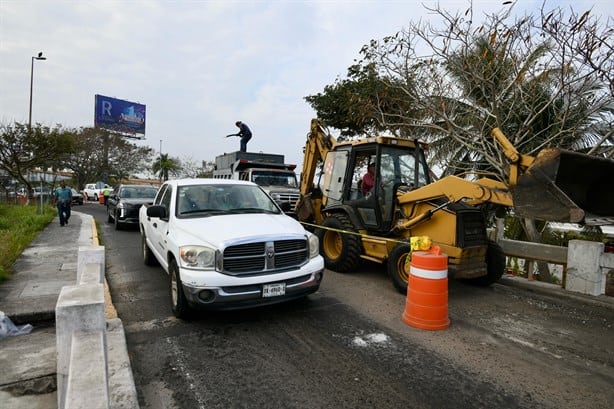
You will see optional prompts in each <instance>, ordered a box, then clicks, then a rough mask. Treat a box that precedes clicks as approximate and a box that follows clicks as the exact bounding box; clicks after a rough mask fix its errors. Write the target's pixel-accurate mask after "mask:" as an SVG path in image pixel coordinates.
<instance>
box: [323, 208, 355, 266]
mask: <svg viewBox="0 0 614 409" xmlns="http://www.w3.org/2000/svg"><path fill="white" fill-rule="evenodd" d="M322 227H328V228H331V229H334V230H328V229H322V228H317V229H316V235H317V236H318V239H320V254H321V255H322V257H324V263H325V265H326V268H328V269H330V270H333V271H336V272H338V273H347V272H350V271H354V270H356V268H357V267H358V265H359V264H360V249H361V241H360V236H357V235H356V234H347V233H341V232H339V231H337V230H343V231H350V232H354V226H353V225H352V223H351V222H350V219H349V217H347V215H345V214H341V213H336V214H333V215H331V216H330V217H327V218H326V219H324V221H322Z"/></svg>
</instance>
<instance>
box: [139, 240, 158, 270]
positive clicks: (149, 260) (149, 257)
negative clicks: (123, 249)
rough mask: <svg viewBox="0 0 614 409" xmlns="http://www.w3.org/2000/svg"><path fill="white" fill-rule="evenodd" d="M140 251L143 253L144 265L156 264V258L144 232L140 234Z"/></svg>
mask: <svg viewBox="0 0 614 409" xmlns="http://www.w3.org/2000/svg"><path fill="white" fill-rule="evenodd" d="M141 251H142V253H143V264H145V265H146V266H155V265H157V264H158V260H157V259H156V257H155V256H154V254H153V253H152V251H151V249H150V248H149V246H148V245H147V238H146V237H145V235H144V234H143V235H141Z"/></svg>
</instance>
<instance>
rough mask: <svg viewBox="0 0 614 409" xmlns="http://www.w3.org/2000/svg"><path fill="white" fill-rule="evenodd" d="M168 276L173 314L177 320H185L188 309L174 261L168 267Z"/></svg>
mask: <svg viewBox="0 0 614 409" xmlns="http://www.w3.org/2000/svg"><path fill="white" fill-rule="evenodd" d="M168 276H169V288H170V295H171V308H172V310H173V314H174V315H175V317H177V318H181V319H185V318H187V317H188V315H189V312H190V307H189V306H188V302H187V300H186V298H185V294H184V293H183V286H182V285H181V277H180V276H179V267H177V262H176V261H175V260H174V259H173V260H171V262H170V263H169V265H168Z"/></svg>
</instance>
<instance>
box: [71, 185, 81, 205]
mask: <svg viewBox="0 0 614 409" xmlns="http://www.w3.org/2000/svg"><path fill="white" fill-rule="evenodd" d="M70 190H72V201H71V204H73V205H82V204H83V195H82V194H81V193H79V192H78V191H77V189H74V188H72V187H71V188H70Z"/></svg>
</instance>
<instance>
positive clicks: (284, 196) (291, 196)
mask: <svg viewBox="0 0 614 409" xmlns="http://www.w3.org/2000/svg"><path fill="white" fill-rule="evenodd" d="M278 195H279V201H280V202H290V204H291V205H292V208H293V209H294V208H295V207H296V202H298V198H299V196H300V195H299V194H298V193H278Z"/></svg>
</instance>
